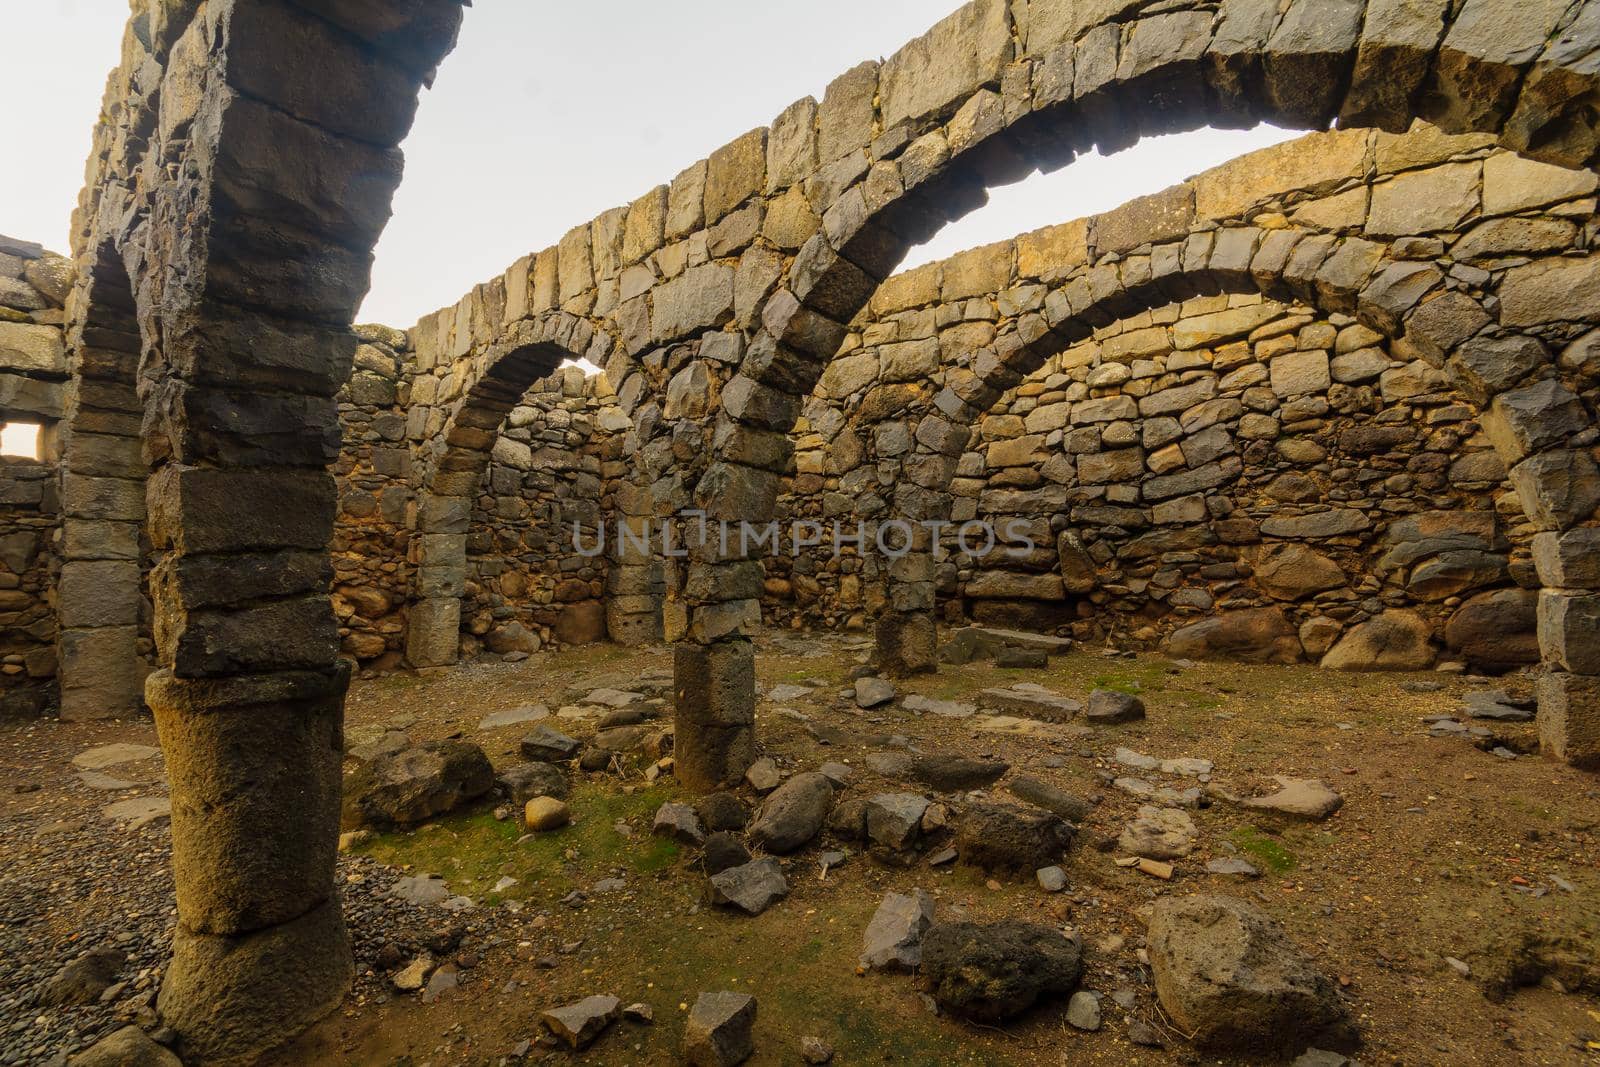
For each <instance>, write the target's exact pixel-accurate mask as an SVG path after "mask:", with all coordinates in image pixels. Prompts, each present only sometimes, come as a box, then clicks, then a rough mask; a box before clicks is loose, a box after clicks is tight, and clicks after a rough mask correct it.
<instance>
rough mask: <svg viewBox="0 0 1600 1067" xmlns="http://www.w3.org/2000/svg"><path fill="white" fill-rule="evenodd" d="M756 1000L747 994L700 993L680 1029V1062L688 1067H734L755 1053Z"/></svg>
mask: <svg viewBox="0 0 1600 1067" xmlns="http://www.w3.org/2000/svg"><path fill="white" fill-rule="evenodd" d="M755 1023H756V998H755V997H752V996H750V995H749V994H748V993H724V992H716V993H701V994H700V995H699V996H698V997H696V998H695V1002H694V1007H692V1008H690V1009H689V1018H688V1020H687V1021H686V1022H685V1023H684V1028H683V1059H684V1062H685V1063H688V1064H690V1065H691V1067H735V1065H736V1064H740V1063H743V1062H744V1061H745V1060H747V1059H749V1058H750V1057H751V1056H752V1055H753V1054H754V1053H755V1039H754V1038H753V1037H752V1034H751V1032H752V1030H753V1029H754V1028H755Z"/></svg>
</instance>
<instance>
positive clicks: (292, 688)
mask: <svg viewBox="0 0 1600 1067" xmlns="http://www.w3.org/2000/svg"><path fill="white" fill-rule="evenodd" d="M348 681H349V672H348V669H347V668H344V667H342V666H341V668H340V669H335V670H330V671H325V672H324V671H298V672H274V673H254V674H240V675H233V676H230V677H225V678H217V679H211V678H199V679H189V678H180V677H177V676H176V675H174V674H173V672H172V671H171V670H161V671H157V672H156V673H154V674H152V675H151V676H150V679H149V681H148V683H147V686H146V699H147V700H148V701H149V704H150V707H151V709H152V711H154V713H155V719H156V728H157V730H158V731H159V732H160V735H161V746H162V749H163V751H164V752H165V753H166V754H167V772H168V775H169V776H170V781H171V792H172V843H173V867H174V873H175V875H176V881H177V890H178V913H179V916H180V919H179V923H178V928H177V933H176V935H175V937H174V940H173V957H172V962H171V964H170V965H169V966H168V969H167V973H166V975H165V977H164V979H163V981H162V984H161V996H160V1001H159V1006H160V1009H161V1015H162V1020H163V1021H164V1022H165V1023H166V1024H167V1025H168V1026H171V1027H172V1028H173V1029H175V1030H176V1031H177V1032H178V1033H179V1034H180V1035H181V1036H182V1047H183V1050H184V1053H185V1055H186V1056H188V1055H194V1056H196V1057H197V1058H196V1059H195V1060H194V1061H192V1062H208V1063H209V1062H236V1060H235V1057H237V1061H238V1062H248V1061H249V1060H251V1059H253V1058H254V1056H255V1055H256V1054H259V1052H261V1051H264V1050H266V1049H269V1048H271V1047H273V1046H274V1045H276V1044H278V1043H279V1042H281V1041H283V1040H284V1039H285V1038H286V1037H288V1036H290V1035H293V1034H295V1033H298V1032H299V1031H300V1030H302V1029H304V1028H305V1027H306V1026H307V1025H308V1024H310V1023H311V1022H312V1021H314V1020H316V1019H319V1018H321V1017H323V1016H324V1015H327V1014H328V1013H329V1012H331V1011H333V1010H334V1009H335V1008H337V1007H338V1005H339V1002H340V1001H341V1000H342V999H343V998H344V995H345V993H346V992H348V991H349V988H350V983H351V981H352V979H353V978H354V975H355V968H354V964H353V962H352V960H351V956H350V947H349V938H348V935H347V933H346V931H345V926H344V918H343V916H342V914H341V912H340V906H339V897H338V894H337V893H335V892H333V889H332V883H333V870H334V861H335V857H336V853H337V837H336V835H335V834H334V833H333V832H332V828H333V827H336V826H337V825H338V821H339V796H340V786H341V763H342V761H343V755H344V744H343V737H342V722H343V707H344V693H345V686H346V684H347V683H348Z"/></svg>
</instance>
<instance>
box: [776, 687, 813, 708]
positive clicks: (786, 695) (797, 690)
mask: <svg viewBox="0 0 1600 1067" xmlns="http://www.w3.org/2000/svg"><path fill="white" fill-rule="evenodd" d="M810 695H811V689H810V687H809V686H804V685H789V684H787V683H784V684H780V685H775V686H773V687H772V688H771V689H768V690H767V699H768V700H770V701H772V702H773V703H775V704H783V703H785V702H787V701H790V700H804V699H805V698H806V697H809V696H810Z"/></svg>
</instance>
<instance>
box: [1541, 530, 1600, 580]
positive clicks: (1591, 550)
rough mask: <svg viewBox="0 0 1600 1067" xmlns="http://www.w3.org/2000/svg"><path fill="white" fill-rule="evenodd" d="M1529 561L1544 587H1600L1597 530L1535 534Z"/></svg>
mask: <svg viewBox="0 0 1600 1067" xmlns="http://www.w3.org/2000/svg"><path fill="white" fill-rule="evenodd" d="M1533 562H1534V566H1535V567H1536V568H1538V571H1539V580H1540V581H1541V582H1543V583H1544V584H1545V585H1546V586H1547V587H1552V588H1556V589H1583V590H1597V589H1600V529H1594V528H1592V527H1585V528H1583V529H1578V530H1568V531H1566V532H1565V533H1556V532H1551V531H1547V532H1545V533H1540V534H1535V535H1534V538H1533Z"/></svg>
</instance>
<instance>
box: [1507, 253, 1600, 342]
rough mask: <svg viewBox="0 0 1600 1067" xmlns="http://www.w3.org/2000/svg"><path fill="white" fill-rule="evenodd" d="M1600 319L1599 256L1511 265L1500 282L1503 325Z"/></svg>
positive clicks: (1536, 324)
mask: <svg viewBox="0 0 1600 1067" xmlns="http://www.w3.org/2000/svg"><path fill="white" fill-rule="evenodd" d="M1596 320H1600V256H1583V257H1581V258H1575V259H1574V258H1567V257H1562V258H1558V259H1545V260H1539V261H1536V262H1533V263H1529V264H1527V265H1525V266H1519V267H1512V268H1511V269H1510V270H1508V271H1506V277H1505V280H1504V281H1503V282H1501V284H1500V324H1501V325H1502V326H1538V325H1541V324H1543V323H1547V322H1567V321H1572V322H1594V321H1596Z"/></svg>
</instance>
